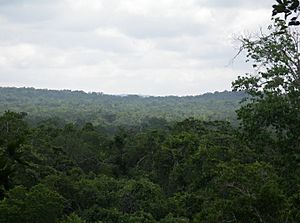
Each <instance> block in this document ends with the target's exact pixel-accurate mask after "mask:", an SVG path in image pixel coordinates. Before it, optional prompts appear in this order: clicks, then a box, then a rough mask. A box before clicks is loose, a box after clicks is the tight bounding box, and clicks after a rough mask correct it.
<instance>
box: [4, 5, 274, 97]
mask: <svg viewBox="0 0 300 223" xmlns="http://www.w3.org/2000/svg"><path fill="white" fill-rule="evenodd" d="M273 3H274V1H273V0H159V1H156V0H0V86H16V87H23V86H26V87H36V88H49V89H73V90H84V91H96V92H104V93H110V94H144V95H197V94H202V93H205V92H213V91H222V90H226V89H227V90H229V89H230V86H231V82H232V81H233V80H234V79H235V78H236V77H237V75H240V74H243V73H244V72H246V71H249V67H250V66H249V65H245V64H244V62H243V60H244V59H243V58H240V59H238V60H236V61H235V62H234V63H230V62H231V59H232V58H233V57H234V55H235V53H236V52H237V49H236V48H237V46H238V43H237V42H235V41H234V36H238V35H240V34H243V33H252V32H255V31H257V30H258V29H259V28H260V27H265V26H266V25H267V24H269V23H270V17H271V10H272V8H271V6H272V4H273Z"/></svg>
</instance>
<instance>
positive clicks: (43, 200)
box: [0, 184, 64, 223]
mask: <svg viewBox="0 0 300 223" xmlns="http://www.w3.org/2000/svg"><path fill="white" fill-rule="evenodd" d="M63 204H64V200H63V198H62V197H61V196H60V195H59V194H58V193H56V192H53V191H51V190H49V189H48V188H47V187H46V186H45V185H42V184H38V185H36V186H34V187H33V188H31V189H30V190H29V191H27V190H26V189H25V188H24V187H22V186H17V187H15V188H13V189H11V190H10V191H9V192H8V194H7V197H6V198H4V200H2V201H1V202H0V222H7V223H10V222H28V223H29V222H31V223H33V222H36V223H37V222H44V223H55V222H56V220H57V219H58V218H59V217H60V216H61V214H62V211H63Z"/></svg>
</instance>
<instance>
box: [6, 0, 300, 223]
mask: <svg viewBox="0 0 300 223" xmlns="http://www.w3.org/2000/svg"><path fill="white" fill-rule="evenodd" d="M299 11H300V9H299V1H297V0H291V1H277V3H276V5H274V6H273V22H274V24H273V25H272V26H270V27H269V29H268V30H269V33H267V34H261V36H257V35H256V36H254V37H253V38H248V37H247V38H242V39H241V44H242V46H241V49H242V50H244V51H245V52H246V54H247V57H248V60H249V62H251V63H252V64H253V67H254V68H255V72H254V74H245V75H243V76H239V77H238V78H237V80H235V81H234V82H233V83H232V88H233V91H237V92H240V93H234V92H225V93H217V94H208V95H203V96H199V97H187V98H176V97H167V98H154V97H149V98H142V97H140V96H129V97H120V96H108V95H97V94H93V93H91V94H86V93H82V92H69V91H63V92H58V91H47V90H34V89H14V88H2V89H1V103H2V105H1V109H2V111H3V113H2V115H1V117H0V222H1V223H2V222H5V223H21V222H22V223H23V222H25V223H56V222H57V223H89V222H98V223H100V222H102V223H140V222H143V223H144V222H145V223H200V222H216V223H217V222H223V223H225V222H241V223H255V222H257V223H265V222H266V223H269V222H270V223H273V222H274V223H277V222H278V223H281V222H286V223H296V222H300V136H299V134H300V60H299V56H300V51H299V50H300V41H299V40H300V32H297V30H298V28H299V25H300V22H299V21H298V17H297V16H295V17H294V16H293V15H294V14H295V13H296V14H297V13H299ZM281 14H285V19H280V18H279V17H276V16H277V15H281ZM20 92H21V93H20ZM26 92H27V93H26ZM246 94H247V95H248V96H247V98H246V99H245V100H246V101H245V102H246V103H242V104H241V105H240V107H238V108H237V111H236V117H237V119H238V120H239V122H238V123H237V124H238V126H236V125H234V124H233V123H232V122H231V119H230V117H233V116H227V115H224V114H222V111H221V109H222V108H228V107H226V106H227V105H228V102H229V101H230V103H229V104H230V106H232V107H235V106H237V105H238V104H237V102H236V101H238V100H237V99H238V98H243V97H245V96H246ZM17 95H18V96H17ZM218 97H219V99H218ZM213 98H214V99H213ZM239 100H240V99H239ZM104 101H106V102H105V103H104ZM198 101H202V102H203V103H204V102H205V103H204V104H205V106H204V105H203V104H201V103H199V104H198ZM187 104H190V106H191V107H187V108H192V109H191V110H190V109H187V110H185V109H184V107H185V106H187ZM151 105H152V106H151ZM181 106H182V107H181ZM206 106H207V107H206ZM210 106H211V107H210ZM214 106H216V107H214ZM230 106H229V107H230ZM232 107H230V108H228V110H226V109H225V110H226V112H227V111H231V109H232ZM154 108H155V109H157V110H154ZM197 108H199V109H200V110H199V111H197ZM212 108H217V109H216V110H214V109H212ZM123 109H124V110H123ZM139 109H140V110H139ZM203 109H204V111H203ZM5 110H6V111H5ZM136 110H137V112H136V113H134V114H131V112H134V111H136ZM154 111H157V112H154ZM180 111H181V112H183V113H180ZM205 111H207V113H205ZM102 112H104V113H102ZM203 112H204V114H205V115H204V114H203ZM104 114H106V115H107V116H108V117H106V118H105V116H103V115H104ZM201 114H203V115H201ZM211 114H214V115H215V114H218V115H220V117H221V118H223V120H219V121H218V120H214V119H215V118H216V117H217V118H218V115H217V116H209V115H211ZM225 114H226V113H225ZM111 115H113V118H112V120H111V119H110V118H111ZM127 115H128V117H129V118H128V122H126V116H127ZM186 116H191V117H190V118H186ZM107 118H108V119H107ZM143 118H146V119H147V121H146V122H144V121H143ZM78 120H80V122H79V121H78ZM114 122H116V123H114ZM112 123H113V125H114V128H113V131H111V130H112V129H111V128H110V125H109V124H112Z"/></svg>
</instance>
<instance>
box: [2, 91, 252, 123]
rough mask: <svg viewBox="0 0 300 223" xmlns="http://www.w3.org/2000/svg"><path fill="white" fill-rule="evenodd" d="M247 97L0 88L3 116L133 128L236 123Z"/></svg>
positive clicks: (228, 94)
mask: <svg viewBox="0 0 300 223" xmlns="http://www.w3.org/2000/svg"><path fill="white" fill-rule="evenodd" d="M245 96H246V95H245V93H241V92H229V91H224V92H215V93H206V94H203V95H199V96H185V97H177V96H167V97H153V96H146V97H145V96H139V95H127V96H124V95H122V96H116V95H106V94H103V93H95V92H93V93H85V92H83V91H70V90H59V91H58V90H45V89H34V88H11V87H10V88H6V87H5V88H4V87H3V88H0V113H3V112H4V111H6V110H11V111H16V112H26V113H28V116H27V118H28V120H29V121H31V122H33V123H36V122H39V121H40V120H45V119H50V118H58V119H61V120H64V121H65V122H76V123H78V124H81V123H85V122H92V123H93V124H101V125H134V124H139V123H142V122H145V121H147V120H149V119H153V118H163V119H165V120H167V121H178V120H183V119H185V118H189V117H194V118H197V119H202V120H216V119H218V120H231V121H232V120H235V117H236V115H235V110H236V109H237V108H238V107H239V102H240V101H241V99H242V98H244V97H245Z"/></svg>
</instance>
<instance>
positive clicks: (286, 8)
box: [273, 0, 300, 26]
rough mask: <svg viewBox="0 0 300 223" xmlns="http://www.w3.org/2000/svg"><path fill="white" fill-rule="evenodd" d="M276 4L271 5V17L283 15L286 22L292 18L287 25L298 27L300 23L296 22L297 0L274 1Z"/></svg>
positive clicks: (298, 11) (297, 14)
mask: <svg viewBox="0 0 300 223" xmlns="http://www.w3.org/2000/svg"><path fill="white" fill-rule="evenodd" d="M276 2H277V4H275V5H273V16H276V15H277V14H282V13H283V14H284V18H285V19H286V20H287V18H288V17H290V16H292V18H291V19H290V20H289V21H288V25H289V26H299V25H300V21H298V20H297V19H298V17H299V13H300V7H299V0H276Z"/></svg>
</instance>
